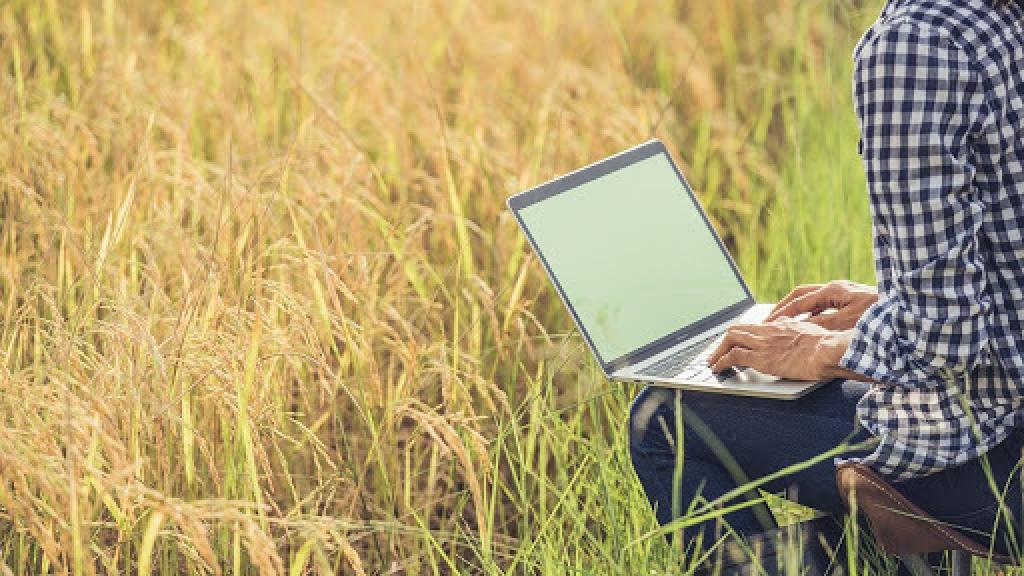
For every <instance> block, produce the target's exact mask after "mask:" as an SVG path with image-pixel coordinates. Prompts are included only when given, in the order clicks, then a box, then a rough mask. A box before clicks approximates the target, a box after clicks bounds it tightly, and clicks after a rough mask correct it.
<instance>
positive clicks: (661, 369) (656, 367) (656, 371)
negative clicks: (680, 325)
mask: <svg viewBox="0 0 1024 576" xmlns="http://www.w3.org/2000/svg"><path fill="white" fill-rule="evenodd" d="M721 336H722V335H721V334H712V335H711V336H708V337H707V338H705V339H703V340H700V341H698V342H695V343H693V344H691V345H690V346H687V347H686V348H682V349H680V350H677V351H676V352H675V353H674V354H671V355H669V356H666V357H664V358H662V359H661V360H658V361H657V362H655V363H654V364H651V365H650V366H648V367H647V368H644V369H643V370H641V371H640V372H639V373H638V374H639V375H641V376H654V377H656V378H674V379H683V380H690V381H693V382H707V381H709V380H718V379H719V378H718V377H717V376H716V375H715V374H714V373H713V372H711V367H710V366H708V362H707V360H708V356H710V355H711V352H712V351H713V350H714V347H713V346H712V344H713V343H715V342H716V341H717V340H718V339H719V338H720V337H721Z"/></svg>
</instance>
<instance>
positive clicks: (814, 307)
mask: <svg viewBox="0 0 1024 576" xmlns="http://www.w3.org/2000/svg"><path fill="white" fill-rule="evenodd" d="M832 304H833V298H832V290H830V289H829V288H828V286H825V287H822V288H819V289H818V290H815V291H814V292H810V293H807V294H804V295H803V296H799V297H797V298H794V299H793V300H791V301H790V302H789V303H787V304H786V305H785V306H782V307H780V308H779V309H778V310H776V311H775V312H773V313H772V314H770V315H769V316H768V317H767V318H765V321H766V322H771V321H773V320H776V319H778V318H786V317H789V318H791V317H793V316H798V315H800V314H803V313H805V312H810V313H811V314H818V313H821V311H822V310H826V309H828V308H831V307H832ZM773 316H774V317H773Z"/></svg>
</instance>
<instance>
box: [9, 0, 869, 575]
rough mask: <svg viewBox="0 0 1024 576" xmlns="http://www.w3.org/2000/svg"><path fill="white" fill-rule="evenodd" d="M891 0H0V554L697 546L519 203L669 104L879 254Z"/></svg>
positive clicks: (848, 260) (825, 275) (479, 552)
mask: <svg viewBox="0 0 1024 576" xmlns="http://www.w3.org/2000/svg"><path fill="white" fill-rule="evenodd" d="M880 4H881V2H880V0H872V1H854V0H758V1H756V2H752V1H749V0H715V1H713V2H708V1H696V0H676V1H667V0H621V1H614V2H613V1H608V0H598V1H569V0H560V1H559V2H521V1H513V0H488V1H486V2H470V1H467V0H451V1H439V0H415V1H412V2H410V1H400V0H377V1H374V2H360V1H353V2H342V3H339V2H331V1H327V0H308V1H304V2H301V3H293V2H286V1H283V0H224V1H208V0H183V1H173V0H164V1H151V2H141V1H140V2H129V1H125V0H82V1H77V0H3V1H2V2H0V555H2V558H3V566H2V567H0V574H19V575H20V574H46V573H51V574H66V573H73V574H99V573H108V574H120V573H139V574H150V573H154V574H193V573H199V574H202V573H216V574H223V573H228V574H244V573H259V574H285V573H287V574H291V575H298V574H307V573H319V574H335V573H346V574H348V573H351V574H456V573H467V574H469V573H471V574H481V573H482V574H499V573H501V574H505V573H510V574H538V573H543V574H568V573H583V574H662V573H684V572H686V571H687V569H688V568H687V567H688V566H690V565H691V564H692V561H693V559H694V558H695V557H696V555H697V552H696V551H690V552H686V553H684V552H682V551H680V550H677V549H672V548H670V547H669V546H668V545H667V544H666V543H665V541H664V540H663V539H662V538H661V537H660V536H652V535H651V531H652V530H653V529H654V528H655V520H654V517H653V514H652V513H651V512H650V510H649V509H648V506H647V503H646V500H645V499H644V496H643V493H642V491H641V490H640V487H639V485H638V484H637V482H636V481H635V478H634V476H633V473H632V470H631V468H630V464H629V461H628V455H627V450H626V448H627V447H626V435H625V429H624V425H625V421H626V417H627V407H628V402H629V401H630V399H631V398H632V396H633V395H634V394H635V393H636V392H637V388H635V387H631V386H624V385H619V384H616V385H612V384H610V383H608V382H607V381H605V380H604V379H603V378H602V377H601V376H600V374H599V371H598V370H596V369H595V366H594V364H593V362H592V360H591V359H590V356H589V354H587V352H586V350H585V349H584V347H583V345H582V343H581V340H580V338H579V336H578V334H577V333H576V332H575V331H574V329H573V328H572V327H571V324H570V322H569V319H568V317H567V315H566V314H565V312H564V311H563V309H562V307H561V304H560V303H559V302H558V299H557V297H556V296H555V295H554V294H553V292H552V291H551V289H550V287H549V285H548V282H547V280H546V279H545V277H544V276H543V274H542V271H541V269H540V267H539V266H538V264H537V262H536V259H535V258H534V257H533V255H531V254H530V253H529V250H528V249H527V247H526V246H525V244H524V240H523V237H522V236H521V235H520V233H519V231H518V230H517V229H516V227H515V226H514V224H513V222H512V220H511V218H510V217H509V214H508V213H507V212H506V210H505V209H504V199H505V198H506V197H507V196H509V195H511V194H513V193H515V192H518V191H520V190H521V189H524V188H527V187H529V186H531V185H534V184H536V183H539V182H541V181H544V180H547V179H549V178H551V177H554V176H556V175H558V174H560V173H562V172H565V171H568V170H570V169H574V168H576V167H579V166H581V165H583V164H586V163H589V162H592V161H594V160H597V159H599V158H601V157H603V156H605V155H607V154H610V153H613V152H616V151H618V150H621V149H623V148H626V147H629V146H632V145H635V144H637V143H639V142H642V141H644V140H646V139H648V138H651V137H655V136H656V137H660V138H662V139H663V140H664V141H665V142H666V143H667V144H668V145H669V147H670V148H671V149H672V150H673V153H674V156H675V158H676V159H677V161H678V162H680V164H681V166H682V167H683V170H684V172H685V173H686V174H687V175H688V176H689V178H690V180H691V183H692V184H693V186H694V187H695V189H696V190H697V192H698V194H699V195H700V197H701V199H702V200H703V201H704V203H705V205H706V206H707V207H708V210H709V211H710V214H711V216H712V218H713V220H714V222H715V224H716V226H717V227H718V228H719V230H720V231H721V233H722V234H723V236H724V237H725V238H726V240H727V242H728V244H729V245H730V247H731V248H732V249H733V250H734V252H735V254H736V255H737V258H738V261H739V264H740V266H741V268H742V269H743V271H744V273H745V274H746V275H747V277H748V278H749V279H750V280H751V282H752V284H753V286H754V288H755V290H756V292H757V295H758V296H759V297H760V298H762V299H765V300H769V299H773V298H777V297H779V296H780V295H781V294H783V293H784V292H785V291H786V290H787V289H788V288H789V287H790V286H792V285H793V284H794V283H797V282H803V281H816V280H818V281H820V280H827V279H830V278H837V277H849V278H853V279H856V280H861V281H871V279H872V277H873V275H872V270H871V253H870V229H869V222H868V216H867V207H866V206H867V205H866V199H865V194H864V184H863V177H862V173H861V167H860V162H859V159H858V157H857V152H856V143H857V130H856V125H855V120H854V116H853V112H852V109H851V104H850V53H851V50H852V48H853V46H854V43H855V42H856V40H857V38H858V37H859V35H860V33H861V32H862V31H863V29H864V28H865V27H866V26H867V25H868V24H869V23H870V22H871V20H872V19H873V18H874V17H875V16H876V15H877V13H878V11H879V9H880ZM858 562H859V561H854V562H852V563H851V565H854V566H856V565H858ZM863 568H864V569H866V570H868V571H871V570H872V568H871V567H870V566H867V565H865V566H864V567H863Z"/></svg>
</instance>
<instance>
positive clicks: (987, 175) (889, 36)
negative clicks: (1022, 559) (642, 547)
mask: <svg viewBox="0 0 1024 576" xmlns="http://www.w3.org/2000/svg"><path fill="white" fill-rule="evenodd" d="M854 60H855V67H854V101H855V108H856V114H857V119H858V123H859V128H860V141H859V146H858V148H859V152H860V154H861V157H862V160H863V164H864V167H865V172H866V175H867V184H868V194H869V201H870V208H871V217H872V224H873V250H874V257H875V269H876V280H877V286H866V285H861V284H856V283H853V282H849V281H844V280H839V281H833V282H829V283H827V284H822V285H806V286H799V287H797V288H795V289H794V290H793V291H792V292H791V293H790V294H789V295H788V296H786V297H785V298H783V299H782V300H781V301H780V302H779V303H778V304H777V305H776V307H775V309H774V311H773V312H772V314H771V316H769V318H768V320H767V321H766V322H765V323H764V324H761V325H739V326H733V327H732V328H730V329H729V330H728V332H727V334H726V336H725V337H724V340H723V341H722V343H721V345H720V346H719V347H718V348H717V349H716V350H715V351H714V352H713V353H712V355H711V357H710V363H711V364H712V367H713V370H714V371H716V372H720V371H724V370H727V369H730V368H744V367H745V368H752V369H755V370H758V371H761V372H765V373H769V374H774V375H777V376H780V377H785V378H794V379H807V380H828V381H829V382H828V383H827V384H825V385H824V386H822V387H821V388H819V389H818V390H816V391H814V392H812V393H810V394H808V395H807V396H805V397H803V398H801V399H799V400H795V401H781V400H768V399H758V398H743V397H734V396H723V395H715V394H707V393H698V392H689V391H685V392H679V391H675V390H670V389H666V388H657V387H653V386H649V387H647V388H645V389H644V390H643V391H642V392H641V393H640V394H639V395H638V396H637V397H636V399H635V400H634V402H633V404H632V407H631V411H630V418H629V437H630V452H631V457H632V461H633V466H634V469H635V471H636V474H637V477H638V478H639V481H640V483H641V484H642V486H643V489H644V491H645V493H646V494H647V497H648V499H649V500H650V503H651V505H652V506H653V507H654V509H655V512H656V516H657V519H658V521H659V522H660V523H661V524H663V525H665V524H668V523H669V522H671V521H672V520H673V519H675V518H678V517H679V516H681V515H685V514H687V513H689V514H690V515H691V516H693V517H695V518H698V517H699V519H700V518H702V519H703V520H702V521H701V522H699V523H697V524H695V525H693V526H686V527H684V528H683V529H682V531H681V533H682V536H683V538H684V539H685V541H686V542H687V543H692V542H693V541H694V539H697V538H700V539H702V540H703V542H704V546H707V545H709V544H713V543H714V542H717V541H718V538H720V537H721V536H722V535H726V536H728V535H730V534H731V535H740V536H746V537H752V536H754V535H756V534H758V533H762V532H763V531H765V530H767V529H770V528H771V527H772V524H771V522H772V520H771V516H770V515H768V514H765V509H763V508H759V506H753V505H742V503H743V502H744V500H743V498H744V496H746V497H750V494H746V495H744V494H739V495H737V494H736V492H737V489H738V488H739V487H742V486H743V485H744V483H745V482H746V481H748V480H756V479H758V478H763V479H764V480H763V481H762V482H761V484H760V485H759V487H760V488H761V489H763V490H766V491H768V492H777V493H781V492H786V493H788V494H789V495H791V496H793V497H795V498H796V499H797V500H798V501H799V502H800V503H801V504H804V505H807V506H810V507H812V508H815V509H817V510H819V511H821V512H823V513H825V516H824V517H823V518H822V519H819V520H817V521H815V522H816V523H817V529H818V530H820V531H821V532H822V533H830V534H831V536H829V537H832V538H834V536H835V534H836V527H835V525H834V521H833V520H829V518H837V517H841V516H840V515H842V514H844V506H843V502H842V500H841V499H840V496H839V493H838V491H837V488H836V483H835V476H834V474H835V466H836V462H837V461H842V460H854V461H858V462H861V463H863V464H865V465H867V466H870V467H871V468H872V469H874V470H875V471H876V472H878V473H879V474H881V475H882V476H883V477H885V478H886V479H887V480H888V481H890V482H891V483H892V485H893V486H894V487H895V488H896V489H897V490H899V491H900V492H901V493H902V494H903V495H904V496H906V497H907V498H908V499H910V500H911V501H912V502H914V503H915V504H916V505H918V506H919V507H921V508H922V509H924V510H925V511H926V512H928V513H929V514H930V515H932V516H933V517H935V518H936V519H938V520H939V521H942V522H948V523H949V524H951V525H953V526H956V527H959V528H961V529H963V530H966V531H969V533H970V534H971V535H972V536H973V537H975V539H977V540H982V541H984V542H985V543H991V545H992V546H993V547H994V549H995V550H996V551H998V552H1002V553H1014V552H1019V550H1012V549H1011V548H1014V547H1015V545H1014V542H1016V543H1017V544H1016V545H1017V546H1019V545H1022V544H1024V542H1022V541H1021V538H1020V534H1016V533H1015V532H1016V531H1017V530H1018V529H1019V527H1020V521H1021V500H1022V493H1021V490H1020V474H1019V471H1018V468H1017V464H1018V461H1020V460H1021V454H1022V452H1021V450H1022V448H1024V430H1022V428H1021V426H1022V425H1024V3H1021V2H1019V1H1014V0H1010V1H1004V2H999V1H998V0H889V2H888V3H887V4H886V5H885V6H884V8H883V10H882V12H881V15H880V16H879V18H878V20H877V21H876V22H875V23H874V24H873V25H872V26H871V27H870V28H869V29H868V30H867V32H866V33H865V34H864V36H863V37H862V39H861V40H860V42H859V43H858V45H857V47H856V48H855V50H854ZM837 446H849V447H850V449H849V450H848V451H847V452H845V453H843V454H839V455H837V458H822V457H821V455H822V454H826V455H827V454H829V450H832V449H833V448H836V447H837ZM677 449H678V450H679V451H680V453H681V454H680V455H679V458H677V452H676V451H677ZM815 457H817V460H815ZM800 463H804V464H800ZM791 467H792V468H791ZM990 479H991V480H993V481H994V483H995V486H993V485H992V484H991V483H990ZM994 488H998V489H999V490H1006V494H1007V496H1006V497H1003V498H1000V497H998V496H997V495H996V494H995V493H994V492H995V490H994ZM727 496H737V497H736V498H734V499H732V500H728V499H725V500H723V497H727ZM748 502H749V501H748ZM708 503H714V504H715V505H716V506H717V508H716V509H717V510H720V511H721V513H719V514H717V516H718V518H716V517H715V516H716V514H705V515H703V516H701V515H700V514H699V513H700V512H701V511H706V510H708V507H707V506H708ZM727 506H728V507H729V508H725V507H727ZM725 512H728V513H725ZM830 525H831V526H830Z"/></svg>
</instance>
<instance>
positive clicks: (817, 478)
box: [629, 381, 1024, 553]
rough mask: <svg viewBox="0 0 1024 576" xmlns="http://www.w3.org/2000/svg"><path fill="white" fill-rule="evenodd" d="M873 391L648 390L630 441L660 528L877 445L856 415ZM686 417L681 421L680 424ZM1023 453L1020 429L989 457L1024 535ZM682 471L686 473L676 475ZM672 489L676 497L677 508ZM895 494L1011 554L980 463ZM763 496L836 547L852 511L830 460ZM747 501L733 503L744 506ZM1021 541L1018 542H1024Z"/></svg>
mask: <svg viewBox="0 0 1024 576" xmlns="http://www.w3.org/2000/svg"><path fill="white" fill-rule="evenodd" d="M867 389H868V385H867V384H864V383H860V382H853V381H835V382H830V383H828V384H826V385H825V386H823V387H822V388H819V389H818V390H816V391H814V392H811V393H810V394H808V395H807V396H804V397H803V398H800V399H799V400H790V401H786V400H768V399H761V398H747V397H736V396H724V395H719V394H707V393H700V392H691V391H682V392H681V391H677V390H671V389H667V388H658V387H654V386H648V387H647V388H645V389H644V390H643V391H642V392H641V393H640V394H639V395H638V396H637V397H636V399H635V400H634V401H633V405H632V408H631V410H630V418H629V442H630V452H631V455H632V459H633V467H634V469H635V471H636V474H637V477H638V478H639V480H640V483H641V484H642V485H643V488H644V491H645V492H646V494H647V498H648V500H650V503H651V506H653V507H654V510H655V513H656V515H657V518H658V522H659V523H661V524H662V525H664V524H666V523H668V522H670V521H671V520H672V519H673V518H675V517H676V515H677V514H685V513H686V511H687V510H689V509H690V506H691V505H693V504H695V503H701V502H704V501H714V500H716V499H718V498H719V497H721V496H722V495H724V494H726V493H727V492H729V491H732V490H734V489H736V488H737V487H738V486H740V485H742V484H744V483H745V482H746V481H748V480H757V479H760V478H763V477H765V476H768V475H769V474H773V473H775V472H778V471H779V470H781V469H783V468H786V467H788V466H791V465H794V464H798V463H801V462H805V461H807V460H809V459H811V458H814V457H815V456H817V455H820V454H821V453H823V452H825V451H827V450H830V449H833V448H835V447H836V446H838V445H840V444H841V443H843V442H844V441H847V442H853V443H857V442H862V441H864V440H868V441H870V438H871V437H870V435H869V434H868V433H867V432H866V431H864V430H863V429H862V428H860V427H859V426H857V424H856V415H855V408H856V404H857V400H858V399H860V397H861V396H862V395H863V394H864V393H865V392H866V391H867ZM680 410H681V413H680V416H681V418H679V419H678V420H677V413H679V411H680ZM680 432H681V434H680ZM680 435H681V436H682V438H680ZM680 444H681V445H682V454H683V456H682V461H681V462H677V459H676V447H678V446H679V445H680ZM1022 448H1024V431H1021V430H1018V431H1017V432H1015V433H1014V434H1012V435H1011V436H1010V437H1009V438H1008V439H1007V440H1006V441H1004V442H1003V443H1002V444H1001V445H999V446H997V447H996V448H994V449H992V450H991V451H990V452H989V453H988V454H987V455H986V459H987V462H988V464H989V465H990V467H991V471H992V474H993V476H994V479H995V481H996V482H997V483H998V485H999V486H1000V487H1005V486H1006V485H1007V483H1008V482H1009V489H1008V491H1007V497H1006V499H1005V503H1006V505H1007V506H1008V507H1009V509H1010V511H1011V513H1012V517H1013V519H1014V521H1015V523H1014V525H1015V526H1018V527H1019V526H1020V519H1021V508H1022V506H1021V498H1022V496H1021V495H1022V492H1021V489H1020V473H1019V471H1018V470H1015V468H1014V467H1015V466H1016V464H1017V462H1018V461H1019V460H1020V458H1021V449H1022ZM862 450H863V451H869V450H870V448H862ZM856 454H857V452H849V453H847V455H848V456H853V455H856ZM680 464H681V473H680V474H679V475H678V476H676V475H675V471H676V470H677V469H678V468H679V465H680ZM1011 476H1012V478H1011ZM673 486H674V487H675V491H676V492H677V493H678V498H677V499H676V501H675V508H673V498H672V495H673V491H674V490H673ZM893 486H894V487H895V488H896V489H897V490H899V491H900V492H901V493H902V494H903V495H905V496H906V497H907V498H908V499H910V500H911V501H912V502H914V503H915V504H917V505H918V506H920V507H921V508H922V509H924V510H925V511H926V512H928V513H929V514H931V515H932V516H934V517H935V518H937V519H938V520H940V521H942V522H948V523H950V524H951V525H953V526H957V527H959V528H961V529H963V530H966V531H967V532H968V533H969V534H970V535H971V536H972V537H974V538H975V539H976V540H979V541H982V542H985V543H988V542H989V541H990V539H991V538H993V537H994V538H995V543H996V549H997V550H999V551H1002V552H1004V553H1005V552H1007V547H1006V545H1005V537H1006V533H1007V528H1006V526H1005V522H1002V523H1000V525H999V528H998V529H997V530H996V531H995V532H994V531H993V528H994V527H995V524H996V522H995V520H996V509H997V506H998V504H997V499H996V497H995V496H994V495H993V492H992V490H991V489H990V488H989V480H988V478H987V476H986V474H985V471H984V468H983V466H982V464H981V461H980V460H974V461H971V462H968V463H966V464H963V465H961V466H958V467H956V468H951V469H948V470H945V471H942V472H939V473H936V474H932V475H930V476H926V477H923V478H916V479H913V480H908V481H904V482H898V483H895V484H893ZM761 488H762V489H764V490H767V491H769V492H774V493H785V494H786V495H787V496H788V497H789V498H791V499H795V500H796V501H798V502H799V503H801V504H803V505H805V506H809V507H811V508H815V509H817V510H819V511H821V512H824V513H825V514H826V519H825V520H818V521H816V523H817V524H818V528H819V530H820V531H822V532H824V533H825V534H823V535H824V536H825V537H826V538H829V539H832V538H834V536H835V535H836V534H837V529H836V526H837V523H836V522H835V520H834V518H837V517H841V515H842V514H843V513H844V512H845V510H844V505H843V502H842V499H841V498H840V496H839V491H838V489H837V488H836V482H835V465H834V462H833V461H832V460H831V459H826V460H823V461H821V462H818V463H817V464H814V465H812V466H809V467H807V468H805V469H803V470H800V471H797V472H794V473H792V474H788V475H786V476H783V477H779V478H776V479H773V480H771V481H769V482H767V483H765V484H762V485H761ZM745 496H746V497H751V496H756V495H754V494H747V495H745ZM743 498H744V496H740V497H739V498H738V499H736V500H732V501H730V502H728V503H726V504H727V505H728V504H736V503H738V502H740V501H742V500H743ZM673 510H675V512H676V514H673ZM829 516H831V517H832V519H828V517H829ZM724 520H725V522H727V523H728V525H729V526H730V527H731V528H732V529H733V530H734V531H736V532H737V533H739V534H740V535H744V536H752V535H754V534H757V533H760V532H762V531H764V530H766V529H769V528H772V527H773V524H772V522H771V515H770V514H768V513H767V510H765V509H764V508H763V507H762V508H758V507H753V508H745V509H742V510H738V511H734V512H732V513H729V514H727V515H726V516H725V517H724ZM718 530H721V526H720V522H718V521H717V520H714V519H712V520H708V521H706V522H704V523H703V524H699V525H697V526H694V527H692V528H690V529H687V530H684V532H683V537H684V538H686V539H687V540H689V539H690V538H693V537H695V536H697V535H698V534H701V533H703V534H704V536H705V542H708V540H707V538H708V537H709V536H714V535H715V534H717V533H718V532H717V531H718ZM1017 538H1018V539H1017V541H1018V542H1020V539H1019V535H1018V537H1017Z"/></svg>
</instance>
